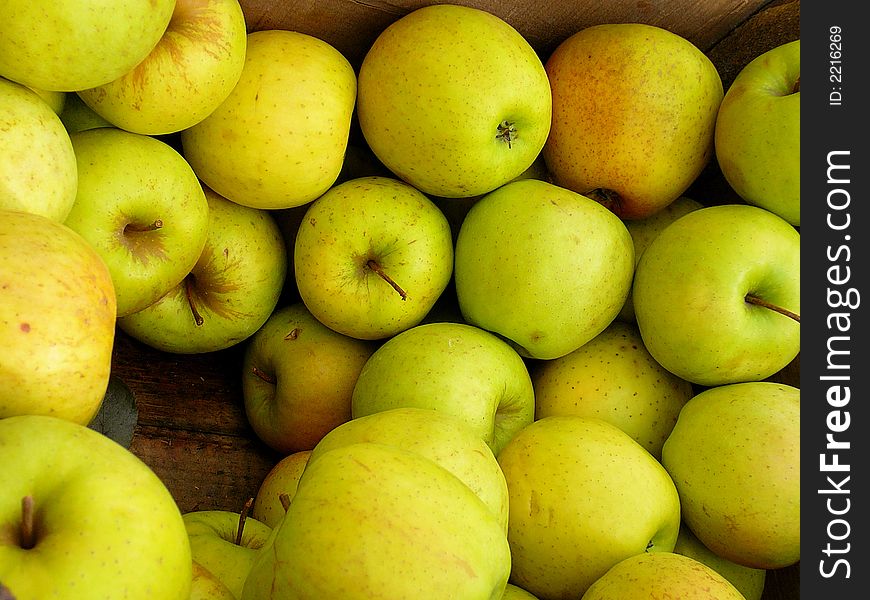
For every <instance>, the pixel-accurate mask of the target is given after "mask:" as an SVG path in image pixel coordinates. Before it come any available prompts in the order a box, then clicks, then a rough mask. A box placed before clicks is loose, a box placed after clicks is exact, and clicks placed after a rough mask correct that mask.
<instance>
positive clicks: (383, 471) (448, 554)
mask: <svg viewBox="0 0 870 600" xmlns="http://www.w3.org/2000/svg"><path fill="white" fill-rule="evenodd" d="M510 568H511V567H510V550H509V548H508V542H507V539H506V537H505V533H504V528H503V527H502V525H501V523H499V522H498V519H497V518H496V516H495V515H494V514H492V511H490V509H489V508H488V507H487V506H486V505H485V504H484V503H483V502H482V501H481V500H480V498H479V497H478V496H477V495H476V494H475V493H474V492H473V491H472V490H471V489H470V488H469V487H468V486H466V485H465V484H464V483H462V482H461V481H460V480H459V479H458V478H457V477H456V476H455V475H453V474H452V473H450V472H449V471H447V470H446V469H444V468H443V467H441V466H439V465H437V464H436V463H434V462H433V461H431V460H429V459H428V458H425V457H424V456H422V455H421V454H417V453H415V452H412V451H410V450H404V449H402V448H397V447H395V446H388V445H385V444H378V443H372V442H360V443H355V444H350V445H347V446H341V447H339V448H334V449H332V450H329V451H328V452H324V453H323V454H322V455H321V456H320V457H319V458H318V459H317V460H316V461H314V462H312V463H311V464H309V465H308V466H307V467H306V468H305V472H304V473H303V474H302V478H301V479H300V480H299V487H298V488H297V490H296V495H295V496H294V497H293V501H292V502H291V503H290V507H289V508H288V509H287V514H286V516H285V517H284V519H282V520H281V523H280V524H279V525H278V527H277V528H275V529H274V530H273V534H272V536H271V537H270V540H269V541H268V542H267V545H266V546H264V547H263V549H262V550H261V551H260V552H259V554H258V555H257V557H256V558H255V560H254V564H253V566H252V567H251V571H250V573H249V574H248V577H247V580H246V581H245V586H244V589H243V592H242V596H241V600H281V599H284V598H344V599H345V600H368V599H371V598H376V597H385V598H417V599H420V600H424V599H425V600H428V599H432V600H442V599H443V598H463V599H466V598H467V599H469V600H471V599H475V600H476V599H480V600H498V599H499V598H500V597H501V595H502V593H503V592H504V588H505V585H506V583H507V579H508V575H509V572H510Z"/></svg>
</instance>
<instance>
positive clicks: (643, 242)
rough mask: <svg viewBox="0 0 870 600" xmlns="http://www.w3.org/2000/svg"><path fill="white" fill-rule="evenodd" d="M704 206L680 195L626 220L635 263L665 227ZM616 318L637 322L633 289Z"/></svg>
mask: <svg viewBox="0 0 870 600" xmlns="http://www.w3.org/2000/svg"><path fill="white" fill-rule="evenodd" d="M699 208H703V205H702V204H701V203H700V202H698V201H697V200H693V199H691V198H688V197H686V196H680V197H679V198H677V199H676V200H674V201H673V202H671V203H670V204H668V205H667V206H665V207H664V208H663V209H661V210H659V211H658V212H655V213H653V214H651V215H650V216H648V217H644V218H643V219H632V220H626V221H625V227H626V228H627V229H628V233H630V234H631V241H632V242H634V264H635V267H637V263H639V262H640V256H641V254H643V251H644V250H646V247H647V246H649V244H650V242H651V241H653V240H654V239H655V237H656V236H657V235H658V234H660V233H661V232H662V231H663V230H664V228H665V227H667V226H668V225H670V224H671V223H673V222H674V221H676V220H677V219H679V218H680V217H682V216H683V215H684V214H686V213H690V212H692V211H693V210H698V209H699ZM616 318H617V319H619V320H620V321H625V322H626V323H635V322H636V319H635V316H634V298H633V296H632V293H631V290H629V292H628V298H626V299H625V304H623V305H622V309H621V310H620V311H619V314H618V315H616Z"/></svg>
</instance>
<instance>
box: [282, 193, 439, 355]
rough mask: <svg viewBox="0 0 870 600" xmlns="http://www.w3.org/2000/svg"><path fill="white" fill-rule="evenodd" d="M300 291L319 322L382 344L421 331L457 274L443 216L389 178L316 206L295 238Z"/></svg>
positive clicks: (319, 201)
mask: <svg viewBox="0 0 870 600" xmlns="http://www.w3.org/2000/svg"><path fill="white" fill-rule="evenodd" d="M293 261H294V269H295V278H296V287H297V288H298V290H299V295H300V296H301V297H302V301H303V302H304V303H305V305H306V306H307V307H308V310H310V311H311V314H313V315H314V316H315V317H316V318H317V319H318V320H319V321H321V322H322V323H323V324H324V325H326V326H327V327H329V328H331V329H334V330H335V331H338V332H339V333H343V334H345V335H348V336H351V337H355V338H360V339H370V340H376V339H383V338H387V337H390V336H392V335H395V334H397V333H399V332H400V331H404V330H405V329H408V328H409V327H412V326H414V325H416V324H418V323H419V322H420V321H421V320H422V319H423V317H424V316H426V313H428V312H429V309H431V308H432V306H433V305H434V304H435V301H436V300H437V299H438V297H439V296H440V295H441V293H442V292H443V291H444V289H445V288H446V287H447V284H448V283H449V282H450V277H451V275H452V273H453V239H452V237H451V234H450V225H449V223H448V222H447V219H446V217H445V216H444V214H443V213H442V212H441V211H440V210H438V207H437V206H435V204H433V203H432V201H431V200H429V198H427V197H426V196H425V195H424V194H423V193H422V192H420V191H419V190H417V189H416V188H414V187H412V186H410V185H408V184H407V183H404V182H402V181H400V180H398V179H393V178H391V177H377V176H374V177H358V178H356V179H352V180H350V181H345V182H344V183H341V184H339V185H337V186H334V187H333V188H331V189H330V190H329V191H328V192H326V193H325V194H324V195H323V196H321V197H320V198H318V199H317V200H315V201H314V202H313V203H312V204H311V206H310V207H309V208H308V210H307V211H306V213H305V216H304V218H303V219H302V222H301V223H300V224H299V228H298V230H297V232H296V241H295V246H294V256H293Z"/></svg>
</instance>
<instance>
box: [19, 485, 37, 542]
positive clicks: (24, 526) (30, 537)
mask: <svg viewBox="0 0 870 600" xmlns="http://www.w3.org/2000/svg"><path fill="white" fill-rule="evenodd" d="M34 546H36V534H35V532H34V526H33V496H31V495H29V494H28V495H27V496H24V498H22V499H21V547H22V548H23V549H25V550H30V549H31V548H33V547H34Z"/></svg>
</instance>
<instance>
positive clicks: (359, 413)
mask: <svg viewBox="0 0 870 600" xmlns="http://www.w3.org/2000/svg"><path fill="white" fill-rule="evenodd" d="M352 402H353V404H352V409H353V417H354V418H355V419H356V418H359V417H363V416H365V415H371V414H374V413H377V412H380V411H384V410H389V409H391V408H401V407H409V406H410V407H417V408H429V409H433V410H437V411H441V412H445V413H449V414H451V415H454V416H456V417H459V418H460V419H461V420H463V421H464V422H466V423H467V424H468V425H469V427H470V428H471V429H472V431H474V433H475V434H476V435H477V436H478V437H479V438H480V439H482V440H483V441H484V442H486V444H487V445H488V446H489V447H490V448H491V449H492V451H493V452H494V453H498V452H499V450H501V448H503V447H504V445H505V444H506V443H507V441H508V440H509V439H510V438H512V437H513V436H514V435H515V434H516V433H517V432H518V431H519V430H521V429H522V428H523V427H525V426H526V425H528V424H529V423H531V422H532V420H533V419H534V413H535V393H534V389H533V387H532V381H531V378H530V376H529V372H528V369H527V367H526V364H525V362H524V361H523V359H522V357H521V356H520V355H519V354H517V352H516V351H515V350H514V349H513V348H511V347H510V345H508V344H507V343H506V342H505V341H503V340H502V339H500V338H499V337H498V336H496V335H494V334H491V333H489V332H488V331H485V330H483V329H480V328H478V327H475V326H473V325H468V324H465V323H451V322H433V323H426V324H422V325H417V326H415V327H412V328H410V329H408V330H406V331H403V332H401V333H399V334H397V335H395V336H393V337H391V338H390V339H388V340H387V341H385V342H384V343H383V344H382V345H381V346H380V347H378V349H377V350H375V352H374V354H372V356H371V358H369V360H368V361H367V362H366V364H365V365H364V366H363V368H362V371H361V372H360V374H359V377H358V378H357V381H356V385H355V386H354V389H353V400H352Z"/></svg>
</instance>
